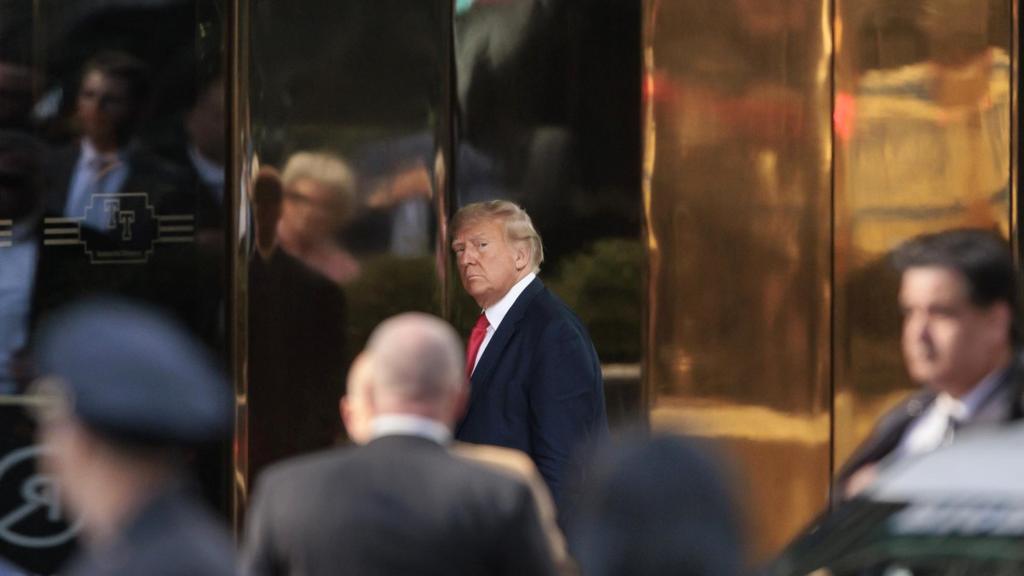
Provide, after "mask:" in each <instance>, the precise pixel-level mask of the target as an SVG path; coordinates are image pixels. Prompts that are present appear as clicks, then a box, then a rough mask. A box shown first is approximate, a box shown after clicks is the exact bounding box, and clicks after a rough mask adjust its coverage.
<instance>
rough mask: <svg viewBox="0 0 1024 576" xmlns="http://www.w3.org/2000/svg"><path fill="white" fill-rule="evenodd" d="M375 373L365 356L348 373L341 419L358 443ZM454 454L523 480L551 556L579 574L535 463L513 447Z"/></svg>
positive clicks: (459, 445)
mask: <svg viewBox="0 0 1024 576" xmlns="http://www.w3.org/2000/svg"><path fill="white" fill-rule="evenodd" d="M371 386H372V374H371V363H370V357H369V355H368V354H366V353H362V354H360V355H359V356H357V357H356V359H355V360H354V361H353V362H352V366H351V368H349V371H348V382H347V384H346V386H345V395H344V396H342V397H341V404H340V412H341V419H342V421H343V422H344V423H345V430H346V431H347V432H348V437H349V438H350V439H351V440H352V441H353V442H355V443H357V444H366V443H367V442H369V441H370V440H371V438H372V437H373V430H372V422H373V404H372V401H371V394H372V393H373V392H372V390H371ZM451 450H452V453H453V454H455V455H457V456H459V457H461V458H466V459H468V460H470V461H472V462H478V463H480V464H484V465H485V466H488V467H490V468H491V469H493V470H495V471H497V472H500V473H502V474H506V475H509V476H511V477H512V478H515V479H518V480H521V481H523V482H525V483H526V485H527V486H529V488H530V492H531V493H532V494H533V498H534V502H535V504H536V505H537V512H538V515H539V518H540V523H541V527H542V528H543V530H544V535H545V537H546V538H547V540H548V543H549V545H550V546H551V557H552V559H553V560H554V562H555V565H556V566H557V567H558V572H559V573H560V574H566V575H568V574H576V573H578V571H577V569H576V565H575V563H574V562H573V561H572V559H571V558H570V557H569V553H568V551H567V549H566V544H565V537H564V536H563V534H562V530H561V529H560V528H559V527H558V522H557V521H556V518H555V503H554V501H553V500H552V499H551V492H549V491H548V487H547V484H545V483H544V478H543V477H542V476H541V475H540V472H539V471H538V470H537V467H536V466H535V465H534V464H533V460H530V457H529V456H527V455H526V454H525V453H524V452H522V451H520V450H516V449H514V448H504V447H501V446H487V445H485V444H469V443H466V442H455V443H453V444H452V446H451Z"/></svg>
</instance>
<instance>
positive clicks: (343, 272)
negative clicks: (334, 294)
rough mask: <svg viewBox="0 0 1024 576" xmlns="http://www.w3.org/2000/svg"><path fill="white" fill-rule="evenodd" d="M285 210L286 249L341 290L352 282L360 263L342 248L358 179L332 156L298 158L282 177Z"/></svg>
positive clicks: (282, 234)
mask: <svg viewBox="0 0 1024 576" xmlns="http://www.w3.org/2000/svg"><path fill="white" fill-rule="evenodd" d="M281 181H282V184H283V185H284V204H283V207H282V211H281V219H280V221H279V222H278V225H277V236H278V241H279V242H280V244H281V247H282V248H283V249H284V250H285V251H286V252H288V253H289V254H291V255H292V256H294V257H295V258H298V259H299V260H300V261H301V262H303V263H304V264H306V265H307V266H309V267H310V268H312V269H314V270H316V271H317V272H319V273H320V274H323V275H324V276H325V277H327V278H330V279H331V280H332V281H334V282H335V283H336V284H339V285H344V284H348V283H350V282H352V281H353V280H355V279H356V277H357V276H358V275H359V263H358V262H357V261H356V260H355V258H353V257H352V255H351V254H349V253H348V251H346V250H345V249H344V248H342V247H341V246H339V245H338V240H337V237H338V232H339V231H340V229H341V227H342V225H343V224H344V223H345V222H346V221H347V220H348V219H349V218H350V217H351V215H352V209H353V204H354V202H355V175H354V174H353V173H352V170H351V168H349V167H348V165H347V164H345V162H343V161H342V160H341V159H340V158H338V157H336V156H333V155H331V154H325V153H314V152H298V153H296V154H293V155H292V156H291V157H290V158H289V159H288V162H287V163H286V164H285V167H284V172H283V173H282V175H281Z"/></svg>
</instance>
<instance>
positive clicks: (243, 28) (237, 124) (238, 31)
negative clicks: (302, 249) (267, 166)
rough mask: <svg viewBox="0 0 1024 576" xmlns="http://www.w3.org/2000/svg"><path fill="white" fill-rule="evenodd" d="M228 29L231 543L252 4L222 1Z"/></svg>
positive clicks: (238, 515) (241, 465) (238, 449)
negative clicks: (232, 412) (232, 402)
mask: <svg viewBox="0 0 1024 576" xmlns="http://www.w3.org/2000/svg"><path fill="white" fill-rule="evenodd" d="M226 2H227V8H228V10H227V14H228V18H227V24H226V27H227V30H226V32H227V33H226V37H225V46H226V47H227V50H226V54H225V59H226V64H227V65H226V66H225V70H227V75H228V76H227V78H226V80H227V81H226V82H225V98H226V99H227V102H228V108H227V110H228V115H227V133H226V134H225V142H227V158H228V162H229V164H228V172H227V175H226V181H225V188H224V189H225V191H226V194H225V197H226V199H227V206H228V221H229V222H228V234H227V235H226V240H225V241H226V250H227V252H228V260H227V262H228V266H227V267H226V269H227V273H228V274H229V278H228V279H227V281H228V284H227V286H228V287H229V288H228V291H227V292H228V296H227V314H228V318H227V320H228V322H227V334H226V337H227V338H228V341H229V343H230V358H231V361H230V370H231V375H232V382H233V383H234V389H235V390H234V392H235V394H234V397H235V429H234V438H233V442H232V454H231V469H232V474H231V503H232V524H233V528H234V534H235V536H236V538H238V537H240V536H241V534H242V526H243V524H244V519H245V507H246V504H247V501H248V494H249V485H248V477H249V466H248V446H249V435H248V427H247V414H248V407H247V402H246V397H247V393H248V374H249V371H248V365H249V359H248V349H249V346H248V337H249V334H248V314H247V312H248V306H247V293H248V281H249V266H248V264H249V261H248V258H249V252H250V250H249V248H250V246H251V242H252V240H251V230H249V226H248V225H247V222H243V219H246V218H247V215H248V214H249V212H250V207H249V194H248V191H249V187H250V185H251V178H250V173H251V170H250V168H249V167H250V166H251V159H250V158H249V157H248V155H247V150H249V149H250V147H249V146H248V144H249V142H250V140H251V130H250V118H249V101H248V98H249V62H250V52H249V48H250V46H249V43H250V33H249V31H250V13H251V12H250V8H251V3H250V2H251V0H226Z"/></svg>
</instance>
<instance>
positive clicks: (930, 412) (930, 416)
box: [893, 370, 1006, 458]
mask: <svg viewBox="0 0 1024 576" xmlns="http://www.w3.org/2000/svg"><path fill="white" fill-rule="evenodd" d="M1005 372H1006V371H1005V370H997V371H995V372H993V373H991V374H989V375H988V376H986V377H985V378H984V379H983V380H982V381H981V383H979V384H978V385H977V386H975V387H974V388H973V389H971V391H970V392H968V393H967V394H964V395H963V396H962V397H961V398H954V397H953V396H951V395H950V394H948V393H946V392H941V393H939V395H938V396H937V397H936V398H935V400H934V401H933V402H932V403H931V405H930V406H928V408H927V409H926V410H925V411H924V412H923V413H922V414H921V416H920V417H918V418H917V419H916V420H915V421H914V422H913V423H912V424H911V425H910V427H909V428H907V431H906V432H904V434H903V437H902V438H901V439H900V444H899V446H897V448H896V450H895V451H894V452H893V456H894V457H896V458H902V457H905V456H916V455H919V454H925V453H927V452H931V451H933V450H936V449H938V448H940V447H941V446H942V445H943V444H945V443H946V442H947V441H948V439H949V436H948V434H949V429H950V426H951V422H956V423H958V424H963V423H966V422H970V421H971V419H972V418H973V417H974V415H975V414H977V413H978V410H979V409H980V408H981V406H982V404H984V403H985V401H986V400H988V398H989V396H991V395H992V392H993V391H995V389H996V387H997V386H999V383H1000V382H1002V380H1003V376H1004V375H1005Z"/></svg>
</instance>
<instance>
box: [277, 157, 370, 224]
mask: <svg viewBox="0 0 1024 576" xmlns="http://www.w3.org/2000/svg"><path fill="white" fill-rule="evenodd" d="M303 178H308V179H310V180H315V181H317V182H319V183H320V184H323V185H324V186H327V187H328V188H330V189H331V190H332V191H334V194H335V198H337V200H338V206H339V211H340V212H341V217H342V218H344V217H347V216H348V215H349V214H350V213H351V211H352V207H353V205H354V204H355V200H356V176H355V172H353V171H352V168H350V167H349V165H348V164H347V163H346V162H345V161H344V160H342V159H341V158H340V157H338V156H335V155H334V154H331V153H329V152H296V153H295V154H292V155H291V156H290V157H289V158H288V162H287V163H285V165H284V172H282V173H281V184H282V185H283V186H284V187H285V188H287V187H289V186H291V184H292V183H294V182H295V181H297V180H301V179H303Z"/></svg>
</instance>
